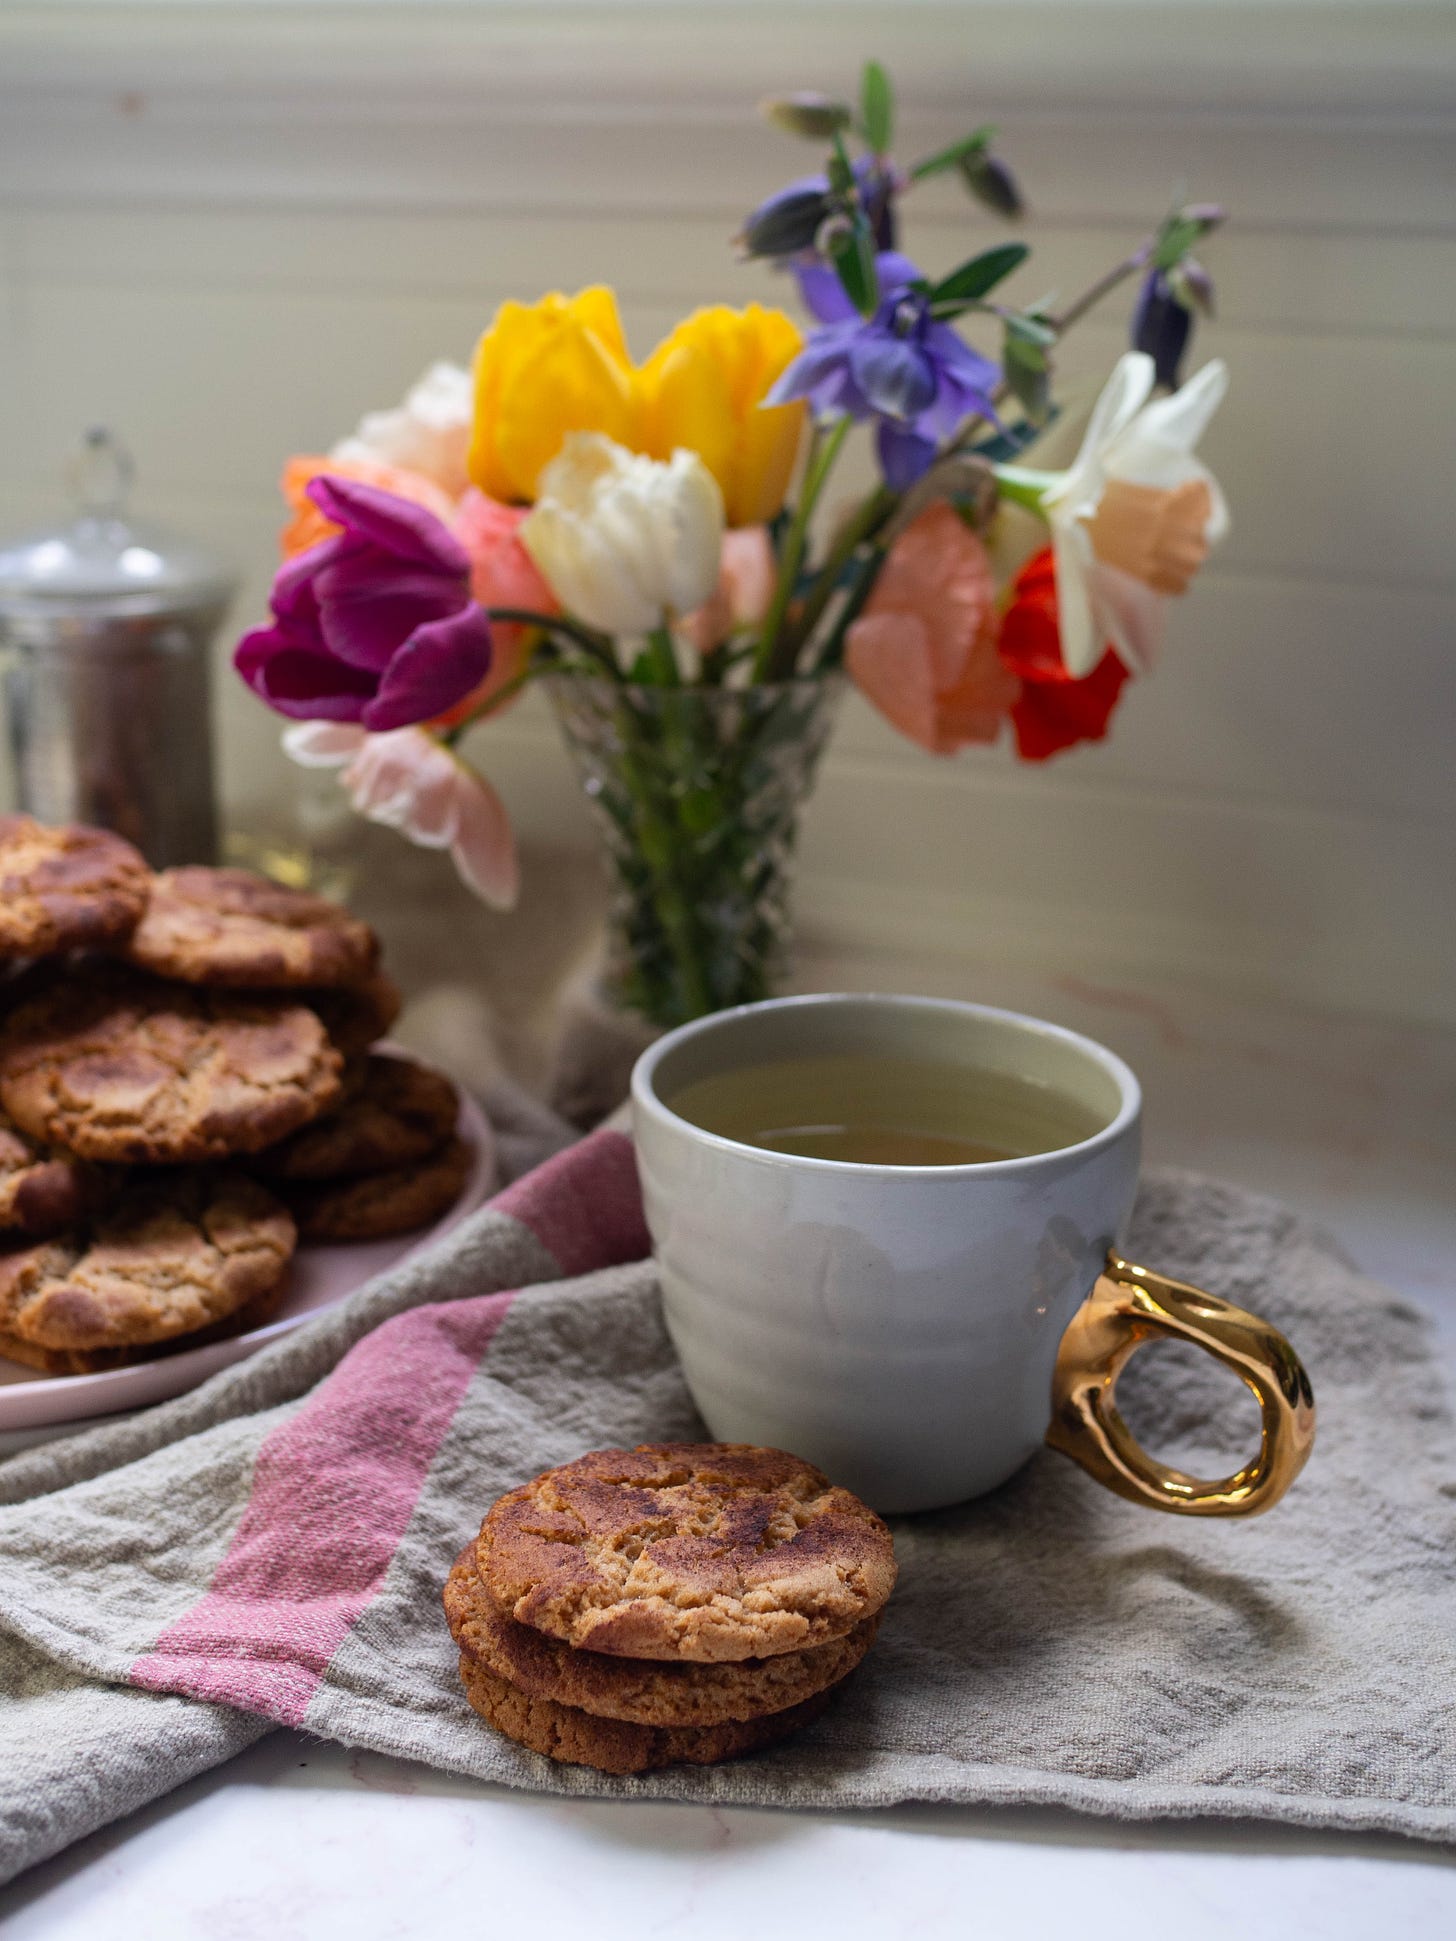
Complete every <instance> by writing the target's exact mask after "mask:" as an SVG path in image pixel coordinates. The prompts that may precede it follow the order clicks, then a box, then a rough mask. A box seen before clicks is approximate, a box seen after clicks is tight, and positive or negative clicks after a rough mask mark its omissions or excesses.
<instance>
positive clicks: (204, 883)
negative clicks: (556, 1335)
mask: <svg viewBox="0 0 1456 1941" xmlns="http://www.w3.org/2000/svg"><path fill="white" fill-rule="evenodd" d="M378 957H379V944H378V939H377V938H376V937H375V935H374V933H373V931H372V930H370V929H369V927H368V925H366V924H364V923H361V922H359V921H358V919H357V918H355V917H352V916H350V915H349V913H348V912H347V911H346V910H343V909H341V908H339V907H338V905H336V904H333V903H330V902H327V901H326V900H325V899H323V898H322V897H316V896H311V895H307V894H305V893H303V892H301V891H297V890H290V889H286V888H283V887H281V886H280V885H278V884H275V883H271V882H269V881H267V880H266V879H265V878H263V877H259V876H254V875H252V874H250V873H249V872H248V871H245V870H232V869H204V868H193V869H173V870H165V871H163V872H162V873H161V874H160V875H155V876H154V875H153V874H152V872H151V871H150V870H149V869H148V867H147V865H146V863H145V862H144V861H143V859H142V858H141V856H139V855H138V854H137V852H136V851H135V850H134V849H133V848H132V847H131V846H130V844H128V843H126V842H123V841H122V840H121V839H120V838H119V837H117V836H114V835H111V834H109V833H108V832H106V831H104V830H99V829H87V828H83V827H80V826H67V827H63V828H51V827H47V826H45V825H43V824H40V823H37V822H34V821H32V820H31V818H29V817H28V816H3V817H0V1355H3V1356H6V1357H8V1358H10V1359H11V1360H14V1361H19V1362H23V1363H25V1364H27V1365H29V1366H31V1367H36V1368H40V1369H43V1370H45V1371H46V1372H48V1373H53V1374H76V1373H85V1372H89V1371H91V1370H93V1369H98V1368H110V1367H116V1366H119V1365H121V1364H123V1363H125V1362H127V1361H131V1360H136V1359H138V1358H140V1357H141V1356H144V1355H146V1354H151V1353H156V1352H158V1351H159V1350H162V1349H168V1348H174V1347H180V1346H192V1345H194V1344H195V1343H197V1342H198V1341H201V1340H204V1339H209V1338H211V1337H213V1336H214V1335H216V1334H219V1333H223V1332H228V1333H232V1332H238V1331H241V1330H242V1329H244V1328H247V1327H251V1326H254V1325H256V1324H257V1323H258V1322H259V1321H261V1320H262V1319H264V1318H266V1316H267V1315H268V1313H269V1312H270V1311H271V1310H272V1308H273V1307H274V1306H275V1305H276V1303H277V1301H278V1300H279V1298H280V1296H281V1293H282V1290H283V1285H284V1281H285V1278H286V1273H287V1268H288V1262H289V1259H290V1257H291V1256H292V1254H293V1251H294V1247H295V1245H296V1242H297V1240H298V1239H299V1238H300V1237H301V1238H303V1239H305V1240H356V1239H376V1238H380V1237H383V1236H385V1235H388V1234H394V1233H402V1232H407V1231H409V1230H411V1229H412V1228H414V1227H417V1226H422V1225H424V1224H426V1223H427V1222H429V1221H431V1220H433V1219H435V1218H436V1217H437V1216H438V1215H439V1214H441V1213H442V1212H444V1211H445V1209H446V1208H448V1207H449V1206H450V1205H451V1204H452V1203H453V1201H454V1200H455V1198H456V1197H457V1196H458V1194H459V1191H460V1188H461V1185H462V1183H463V1181H464V1179H465V1176H466V1173H467V1171H468V1168H469V1153H468V1151H467V1149H466V1147H465V1146H464V1144H463V1143H462V1142H461V1141H460V1140H459V1139H458V1138H457V1136H456V1133H455V1125H456V1117H457V1110H458V1101H457V1099H456V1097H455V1093H454V1089H453V1088H452V1087H451V1085H450V1084H449V1081H448V1080H446V1079H444V1078H442V1077H440V1076H439V1075H438V1074H436V1073H434V1072H430V1071H426V1070H424V1069H423V1068H422V1067H419V1066H416V1065H412V1064H409V1063H407V1062H405V1061H403V1060H400V1059H397V1058H394V1057H389V1056H384V1055H381V1054H379V1053H377V1052H371V1051H370V1049H369V1048H370V1046H371V1045H373V1044H374V1042H375V1041H376V1040H377V1039H378V1038H379V1037H381V1036H382V1035H383V1033H384V1032H385V1031H386V1030H387V1029H388V1027H389V1026H390V1024H391V1023H392V1022H393V1020H394V1018H395V1016H396V1015H397V1013H398V1009H399V993H398V992H397V990H396V989H395V988H394V986H393V985H392V984H391V983H390V982H389V980H388V978H386V977H384V976H383V975H382V974H381V973H380V971H379V968H378Z"/></svg>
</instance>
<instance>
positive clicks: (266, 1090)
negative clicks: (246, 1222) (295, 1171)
mask: <svg viewBox="0 0 1456 1941" xmlns="http://www.w3.org/2000/svg"><path fill="white" fill-rule="evenodd" d="M342 1069H343V1058H342V1056H341V1055H340V1053H339V1052H338V1051H336V1050H335V1049H334V1047H333V1046H332V1045H331V1044H330V1042H329V1040H328V1037H327V1035H326V1033H325V1031H324V1028H323V1025H322V1024H321V1022H320V1021H319V1019H318V1017H317V1016H316V1015H315V1013H314V1012H312V1011H310V1010H308V1009H307V1008H306V1007H305V1006H303V1005H299V1004H286V1003H282V1002H279V1001H276V1000H273V1001H270V1000H266V999H261V998H250V997H247V996H233V995H230V994H228V993H225V992H210V991H195V990H189V989H187V988H186V987H184V986H181V985H175V984H174V985H167V984H162V983H159V982H157V981H155V980H153V979H149V978H142V977H140V976H137V975H135V974H134V973H127V972H124V971H116V972H106V973H93V974H92V975H90V976H86V977H76V978H74V979H71V980H69V981H67V982H65V983H59V982H58V983H57V984H55V985H54V986H53V987H52V989H51V990H49V991H48V992H46V993H45V994H43V995H42V996H39V997H36V998H32V999H31V1000H29V1001H28V1002H26V1003H23V1004H20V1005H18V1006H17V1007H16V1008H15V1010H14V1011H12V1012H11V1013H10V1015H9V1016H8V1017H7V1018H6V1020H5V1023H4V1025H3V1027H0V1104H3V1106H4V1108H5V1110H6V1111H7V1112H8V1113H9V1114H10V1117H11V1118H12V1119H13V1120H14V1121H15V1123H16V1125H17V1126H19V1127H20V1129H21V1131H22V1132H25V1133H28V1134H29V1135H30V1137H31V1138H33V1139H37V1140H41V1141H43V1142H45V1143H48V1144H52V1145H56V1146H61V1147H63V1148H64V1149H65V1150H66V1151H68V1152H72V1153H75V1154H77V1155H78V1156H79V1157H81V1158H83V1159H98V1160H108V1161H113V1162H118V1161H119V1162H126V1161H141V1162H145V1163H151V1164H167V1163H177V1162H183V1161H193V1160H201V1159H221V1158H226V1157H228V1156H229V1155H231V1154H234V1153H250V1152H258V1151H259V1150H261V1148H262V1147H264V1146H268V1145H271V1144H272V1143H273V1141H274V1140H276V1139H281V1138H283V1137H285V1135H286V1134H288V1133H290V1132H293V1131H296V1130H297V1128H298V1127H299V1126H301V1125H306V1124H307V1123H308V1122H309V1121H310V1120H311V1119H316V1118H317V1117H318V1116H319V1114H320V1113H321V1112H324V1111H326V1110H327V1109H328V1107H329V1106H331V1105H332V1104H333V1103H334V1102H335V1100H336V1099H337V1098H338V1096H339V1092H340V1089H341V1088H340V1078H339V1074H340V1072H341V1071H342Z"/></svg>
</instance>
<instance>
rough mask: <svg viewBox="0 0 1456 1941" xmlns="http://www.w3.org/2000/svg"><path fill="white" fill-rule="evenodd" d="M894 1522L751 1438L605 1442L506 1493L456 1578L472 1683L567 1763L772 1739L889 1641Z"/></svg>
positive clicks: (455, 1616) (642, 1759)
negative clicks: (884, 1627) (884, 1621)
mask: <svg viewBox="0 0 1456 1941" xmlns="http://www.w3.org/2000/svg"><path fill="white" fill-rule="evenodd" d="M894 1582H895V1552H894V1545H893V1542H892V1540H891V1537H890V1532H889V1530H888V1529H887V1528H886V1527H885V1525H884V1524H883V1523H882V1522H881V1520H880V1519H879V1517H877V1516H876V1515H875V1513H874V1512H873V1511H872V1510H870V1509H868V1508H867V1507H866V1506H865V1504H863V1503H861V1502H860V1500H859V1498H858V1497H856V1496H852V1495H851V1494H850V1493H849V1491H848V1490H844V1489H838V1488H835V1487H833V1486H832V1485H831V1484H830V1483H829V1482H828V1480H827V1479H826V1478H825V1477H824V1476H823V1475H822V1474H821V1473H820V1471H819V1470H817V1469H815V1468H813V1467H812V1466H811V1465H810V1464H809V1463H806V1462H802V1461H801V1460H800V1459H799V1458H798V1457H797V1456H790V1455H786V1454H785V1453H784V1452H783V1451H782V1450H778V1449H760V1448H756V1447H753V1446H751V1445H749V1444H746V1443H644V1444H642V1445H641V1446H639V1447H638V1448H636V1449H631V1450H626V1449H603V1450H597V1451H596V1452H594V1453H593V1454H591V1455H587V1456H582V1457H580V1458H579V1459H578V1460H577V1461H575V1462H571V1463H566V1464H565V1465H563V1466H562V1467H561V1468H559V1469H552V1470H548V1471H547V1472H546V1474H545V1475H543V1476H538V1477H536V1478H535V1480H534V1481H533V1482H529V1483H526V1484H524V1485H523V1486H522V1487H521V1488H519V1489H514V1490H511V1491H510V1492H509V1494H508V1495H506V1496H503V1497H501V1499H500V1500H499V1502H497V1503H496V1504H495V1505H494V1506H493V1507H492V1509H491V1510H490V1511H489V1512H488V1513H487V1515H486V1518H485V1521H484V1523H483V1524H482V1525H481V1529H480V1535H479V1537H478V1538H477V1539H476V1540H475V1541H474V1542H473V1543H470V1544H468V1545H467V1546H466V1548H465V1549H464V1550H463V1551H461V1553H460V1555H459V1557H458V1558H457V1559H456V1561H455V1566H454V1569H453V1570H452V1571H451V1572H450V1576H449V1579H448V1581H447V1583H446V1585H445V1614H446V1618H447V1621H448V1623H449V1626H450V1631H451V1635H452V1636H453V1638H454V1640H455V1643H456V1644H457V1646H458V1647H459V1649H460V1654H461V1656H460V1676H461V1680H462V1682H463V1684H464V1686H465V1696H466V1697H467V1699H468V1700H469V1701H470V1704H471V1705H472V1706H473V1707H474V1709H475V1710H476V1711H477V1712H478V1713H479V1714H480V1716H481V1717H482V1718H483V1719H485V1720H487V1721H488V1722H489V1723H490V1724H491V1725H493V1726H494V1727H495V1728H496V1729H497V1730H498V1731H500V1732H503V1733H504V1734H505V1735H506V1736H507V1737H508V1738H511V1739H514V1740H516V1741H517V1742H518V1743H519V1744H521V1745H523V1746H526V1747H528V1748H529V1749H530V1750H531V1751H533V1752H539V1753H544V1754H545V1755H546V1756H547V1757H548V1758H550V1759H559V1760H562V1761H564V1762H565V1763H567V1764H570V1765H582V1766H596V1767H598V1768H599V1769H600V1770H601V1771H603V1772H611V1773H634V1772H646V1771H648V1770H650V1769H651V1768H653V1767H657V1766H668V1765H675V1764H678V1763H680V1762H685V1763H689V1764H693V1765H708V1764H713V1763H715V1762H716V1761H718V1760H721V1759H731V1758H734V1757H736V1756H737V1755H738V1754H740V1753H745V1752H753V1751H757V1750H758V1749H759V1748H761V1747H763V1746H768V1745H772V1744H773V1743H775V1742H776V1741H777V1740H779V1739H782V1738H785V1737H787V1735H788V1734H789V1733H791V1732H793V1731H795V1730H797V1729H798V1727H799V1726H801V1725H805V1724H807V1723H808V1722H809V1720H811V1719H813V1718H815V1717H817V1715H818V1714H819V1712H821V1711H822V1710H823V1709H824V1707H825V1706H826V1705H827V1704H828V1703H829V1700H830V1698H831V1696H832V1695H833V1693H834V1692H835V1691H836V1690H837V1689H838V1687H839V1685H840V1684H841V1683H842V1682H843V1681H844V1679H846V1678H847V1677H848V1676H849V1674H850V1673H851V1672H852V1671H853V1670H854V1668H855V1667H856V1665H858V1664H859V1662H860V1660H861V1659H862V1658H863V1657H864V1655H865V1653H866V1652H867V1651H868V1650H869V1648H870V1645H871V1644H872V1643H873V1642H874V1637H875V1633H876V1631H877V1629H878V1627H879V1621H880V1611H881V1608H882V1607H883V1605H884V1603H885V1600H886V1599H887V1598H888V1597H889V1595H890V1591H891V1589H892V1588H893V1586H894Z"/></svg>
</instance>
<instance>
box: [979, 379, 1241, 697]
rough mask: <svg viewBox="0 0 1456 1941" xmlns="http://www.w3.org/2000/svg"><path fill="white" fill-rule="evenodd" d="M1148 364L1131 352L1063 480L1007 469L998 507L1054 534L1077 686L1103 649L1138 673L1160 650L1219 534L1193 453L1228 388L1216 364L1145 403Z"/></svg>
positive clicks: (1219, 498) (1221, 521)
mask: <svg viewBox="0 0 1456 1941" xmlns="http://www.w3.org/2000/svg"><path fill="white" fill-rule="evenodd" d="M1153 383H1154V372H1153V360H1152V358H1151V357H1148V356H1146V355H1145V354H1144V353H1143V352H1141V351H1129V352H1128V353H1127V354H1126V355H1125V356H1124V357H1121V358H1120V359H1119V360H1118V363H1117V368H1116V369H1115V370H1114V371H1113V373H1112V376H1111V377H1110V378H1109V379H1108V381H1107V384H1106V385H1105V387H1104V388H1103V391H1102V395H1101V396H1100V397H1099V398H1098V400H1097V403H1096V406H1095V407H1094V409H1093V412H1092V417H1091V420H1090V422H1089V424H1088V426H1087V431H1086V435H1085V436H1084V438H1083V440H1082V448H1081V450H1080V451H1079V452H1078V453H1077V456H1076V458H1075V459H1074V461H1073V463H1072V466H1071V469H1070V470H1069V471H1066V472H1061V473H1054V474H1046V473H1034V472H1029V471H1025V470H1020V469H1018V468H1015V467H1007V468H1005V470H1004V472H1001V473H999V474H998V475H999V476H1001V478H1002V482H1003V489H1005V490H1006V491H1007V496H1008V497H1011V498H1015V499H1018V500H1020V501H1021V502H1022V503H1024V504H1030V505H1033V506H1034V507H1035V508H1036V509H1037V510H1038V511H1039V512H1040V513H1041V514H1042V516H1043V517H1044V518H1045V519H1046V520H1048V522H1049V523H1050V525H1051V529H1052V549H1053V552H1054V554H1055V558H1056V569H1057V617H1058V623H1059V628H1060V632H1061V638H1062V659H1063V661H1064V662H1065V664H1066V668H1067V672H1068V673H1069V674H1071V675H1072V676H1073V677H1074V678H1075V679H1079V680H1080V679H1081V678H1082V677H1083V676H1084V675H1086V674H1090V673H1091V672H1092V670H1093V668H1094V667H1096V665H1097V663H1098V662H1099V661H1100V660H1101V658H1102V655H1103V652H1104V651H1105V649H1106V648H1107V647H1108V646H1109V645H1110V646H1112V647H1113V648H1114V649H1115V650H1116V652H1117V654H1118V657H1119V659H1121V660H1122V661H1123V663H1124V664H1125V665H1126V666H1128V667H1130V668H1133V669H1137V670H1141V671H1146V670H1147V669H1148V668H1150V667H1151V666H1152V665H1153V663H1154V661H1155V660H1156V659H1157V656H1158V653H1159V650H1160V649H1161V646H1162V639H1163V630H1164V627H1165V624H1166V620H1167V603H1168V598H1169V596H1170V595H1174V594H1179V593H1184V592H1186V591H1187V589H1188V586H1189V584H1190V582H1191V581H1192V579H1193V576H1194V574H1195V573H1196V572H1197V571H1198V569H1199V567H1200V566H1201V565H1202V564H1203V562H1204V560H1205V559H1206V558H1207V557H1208V551H1209V548H1210V547H1211V546H1213V545H1215V544H1217V542H1218V541H1219V540H1220V539H1222V538H1223V537H1224V535H1225V534H1226V533H1227V532H1228V527H1229V516H1228V506H1227V504H1226V503H1225V500H1224V496H1223V493H1222V492H1221V491H1220V489H1219V484H1218V480H1217V479H1216V478H1215V477H1214V476H1213V474H1212V472H1210V471H1209V469H1208V467H1207V466H1206V465H1204V464H1203V463H1202V462H1201V461H1200V460H1199V459H1197V458H1196V457H1195V456H1194V447H1195V446H1196V445H1197V443H1198V441H1199V439H1200V438H1201V437H1202V435H1203V433H1204V431H1205V430H1206V429H1207V426H1208V422H1209V420H1210V418H1212V416H1213V414H1214V412H1215V411H1216V410H1217V409H1218V406H1219V403H1220V402H1221V400H1222V398H1223V395H1224V392H1225V391H1226V390H1227V389H1228V371H1227V368H1226V367H1225V365H1224V364H1223V362H1222V360H1221V359H1215V360H1214V361H1213V362H1212V363H1210V364H1205V365H1204V367H1203V369H1202V370H1201V371H1199V372H1198V374H1197V375H1196V376H1195V377H1192V378H1190V379H1189V380H1188V382H1187V383H1186V384H1185V385H1183V386H1182V387H1181V388H1180V389H1179V390H1177V391H1174V392H1172V393H1171V394H1170V395H1169V396H1167V397H1162V398H1155V399H1153V400H1152V402H1151V403H1149V401H1148V400H1149V398H1150V397H1151V394H1152V389H1153Z"/></svg>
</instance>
